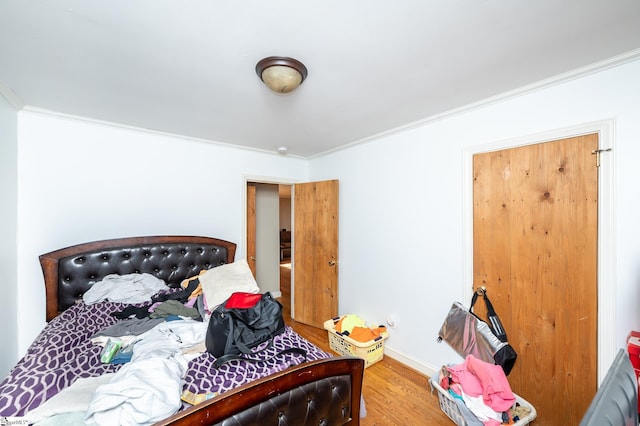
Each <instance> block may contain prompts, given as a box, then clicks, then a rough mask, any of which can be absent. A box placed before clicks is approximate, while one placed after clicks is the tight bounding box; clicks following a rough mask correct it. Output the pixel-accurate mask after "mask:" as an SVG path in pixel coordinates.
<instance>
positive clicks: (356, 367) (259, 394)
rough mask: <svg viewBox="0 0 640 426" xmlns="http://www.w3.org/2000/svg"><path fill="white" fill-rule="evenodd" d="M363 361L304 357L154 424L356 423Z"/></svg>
mask: <svg viewBox="0 0 640 426" xmlns="http://www.w3.org/2000/svg"><path fill="white" fill-rule="evenodd" d="M363 376H364V360H362V359H360V358H355V357H335V358H330V359H324V360H318V361H311V362H306V363H303V364H300V365H297V366H295V367H291V368H289V369H287V370H284V371H281V372H279V373H276V374H273V375H271V376H268V377H263V378H261V379H258V380H255V381H253V382H251V383H247V384H245V385H242V386H239V387H237V388H235V389H232V390H230V391H227V392H225V393H223V394H221V395H218V396H216V397H215V398H212V399H210V400H208V401H205V402H203V403H201V404H198V405H196V406H193V407H191V408H189V409H187V410H184V411H181V412H179V413H177V414H175V415H173V416H171V417H169V418H167V419H165V420H162V421H160V422H158V423H156V424H155V425H154V426H168V425H172V426H187V425H217V424H221V425H227V424H229V425H243V424H260V425H264V426H271V425H273V426H277V425H280V424H292V425H293V424H295V425H303V424H322V425H328V426H335V425H359V424H360V402H361V400H360V396H361V393H362V380H363Z"/></svg>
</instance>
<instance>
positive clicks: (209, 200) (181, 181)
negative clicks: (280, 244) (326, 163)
mask: <svg viewBox="0 0 640 426" xmlns="http://www.w3.org/2000/svg"><path fill="white" fill-rule="evenodd" d="M18 133H19V187H18V190H19V194H20V197H19V200H18V213H19V217H20V226H19V233H18V277H19V281H18V282H19V286H18V294H17V300H18V321H17V322H18V324H19V330H18V336H19V340H18V353H20V354H22V353H24V351H25V350H26V348H27V346H28V345H29V344H30V343H31V341H32V340H33V338H34V337H35V336H36V334H37V333H38V331H39V330H40V329H41V328H42V326H43V325H44V312H45V300H44V291H43V281H42V273H41V270H40V266H39V264H38V255H40V254H42V253H46V252H48V251H51V250H55V249H58V248H61V247H66V246H69V245H73V244H77V243H80V242H85V241H93V240H100V239H105V238H117V237H125V236H136V235H170V234H182V235H207V236H214V237H218V238H222V239H226V240H230V241H234V242H236V243H238V252H237V253H236V258H240V257H244V256H245V251H246V248H245V244H244V243H243V241H244V240H245V221H246V214H245V211H246V209H245V194H246V182H245V180H246V176H247V175H251V176H265V177H272V178H285V179H290V180H304V179H305V178H306V175H307V163H306V162H305V161H303V160H299V159H295V158H289V157H283V156H281V155H278V154H267V153H260V152H256V151H251V150H245V149H240V148H234V147H230V146H225V145H219V144H212V143H206V142H203V141H197V140H191V139H186V138H179V137H172V136H166V135H161V134H156V133H150V132H142V131H137V130H131V129H127V128H120V127H113V126H107V125H102V124H96V123H91V122H84V121H79V120H73V119H68V118H63V117H57V116H53V115H45V114H39V113H36V112H29V111H21V112H20V113H19V115H18ZM12 285H13V282H12ZM12 323H13V322H12Z"/></svg>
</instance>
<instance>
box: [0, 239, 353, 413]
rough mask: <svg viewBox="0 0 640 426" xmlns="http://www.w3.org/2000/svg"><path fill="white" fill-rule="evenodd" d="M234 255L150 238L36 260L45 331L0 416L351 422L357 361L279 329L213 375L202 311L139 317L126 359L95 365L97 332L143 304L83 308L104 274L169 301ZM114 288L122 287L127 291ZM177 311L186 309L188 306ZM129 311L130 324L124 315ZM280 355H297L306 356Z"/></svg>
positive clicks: (3, 400)
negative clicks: (155, 289) (156, 288)
mask: <svg viewBox="0 0 640 426" xmlns="http://www.w3.org/2000/svg"><path fill="white" fill-rule="evenodd" d="M235 251H236V245H235V243H232V242H229V241H224V240H221V239H216V238H210V237H199V236H150V237H133V238H120V239H112V240H104V241H96V242H91V243H84V244H78V245H74V246H71V247H67V248H63V249H60V250H56V251H52V252H50V253H47V254H43V255H41V256H40V264H41V266H42V271H43V275H44V282H45V291H46V320H47V322H48V323H47V325H46V326H45V328H44V329H43V330H42V331H41V333H40V334H39V335H38V337H37V338H36V339H35V340H34V342H33V344H32V345H31V346H30V347H29V348H28V350H27V353H26V354H25V356H24V357H23V358H22V359H21V360H20V361H19V362H18V364H17V365H16V366H15V367H14V368H13V369H12V370H11V372H10V373H9V375H8V377H7V378H5V379H4V380H3V381H2V382H0V418H1V417H7V418H9V419H22V420H25V419H27V420H29V422H30V423H33V424H40V423H41V424H48V423H47V422H49V421H52V420H55V419H58V420H60V421H62V420H66V421H73V419H74V418H75V419H76V420H79V419H83V420H85V421H87V422H88V423H89V424H116V423H119V424H154V423H156V422H160V423H159V424H163V425H169V424H235V425H239V424H252V422H253V421H255V418H258V419H262V420H264V418H265V417H264V413H265V412H266V411H265V410H267V408H268V410H271V411H270V412H271V418H273V421H274V423H273V424H282V423H281V422H282V421H283V419H284V420H286V419H287V418H288V417H291V418H293V419H296V420H295V421H292V420H289V422H290V424H304V423H300V419H302V418H305V419H307V420H309V421H311V420H313V422H314V423H315V424H318V423H317V422H318V421H321V424H358V422H359V414H360V403H361V399H360V398H361V397H360V392H361V388H362V375H363V369H364V363H363V362H362V360H361V359H357V358H349V357H334V356H333V355H331V354H329V353H327V352H325V351H323V350H321V349H320V348H318V347H317V346H315V345H313V344H312V343H310V342H309V341H307V340H306V339H304V338H303V337H302V336H300V335H299V334H297V333H296V332H295V331H294V330H293V329H292V328H291V327H289V326H287V327H286V330H285V332H284V333H282V334H280V335H279V336H277V337H276V338H275V339H274V340H273V343H272V344H271V345H268V346H267V347H266V348H258V349H260V353H259V355H258V356H257V358H258V359H260V360H261V361H260V362H246V361H233V362H230V363H228V364H224V365H222V366H220V367H216V366H215V365H214V364H215V357H214V356H213V355H211V354H209V353H208V352H206V350H205V348H204V345H203V344H202V342H203V340H204V334H203V333H206V316H205V315H204V314H203V316H204V321H203V319H202V318H200V320H198V319H197V318H196V316H194V317H192V318H185V317H184V316H177V315H173V314H169V315H167V316H165V317H161V318H160V319H158V318H154V321H156V322H154V323H153V324H156V325H154V326H153V327H152V328H150V327H151V326H150V325H149V323H148V322H147V320H150V319H149V318H147V317H144V318H141V319H138V321H139V322H140V323H144V326H145V327H146V328H145V330H146V332H144V333H143V332H140V335H139V336H138V335H136V334H135V333H134V335H133V337H132V339H134V338H135V339H137V340H133V342H131V343H132V345H131V346H132V347H133V348H134V355H133V358H131V359H130V360H129V362H127V361H124V362H123V363H112V362H102V361H101V355H102V353H103V352H104V349H103V347H104V346H108V341H107V342H105V339H107V338H106V336H104V335H101V334H104V333H102V332H103V331H105V330H112V329H113V327H114V326H115V327H119V326H121V325H122V324H127V325H130V324H131V323H132V322H133V321H136V319H137V318H139V316H138V314H139V313H140V312H147V308H148V307H149V303H145V302H140V301H136V302H135V303H128V302H127V301H122V300H120V299H115V298H114V300H115V301H114V300H112V299H107V300H100V301H98V302H95V303H93V302H92V303H90V304H89V303H85V300H87V295H88V294H89V293H92V292H93V291H94V290H96V289H98V288H99V287H100V288H103V287H104V286H105V283H107V282H109V281H108V279H109V278H111V277H114V276H116V277H136V278H135V279H136V281H135V283H136V285H137V283H138V282H139V281H137V280H138V277H141V276H144V277H148V276H152V277H155V279H159V280H162V282H163V283H165V284H166V286H168V287H169V288H170V289H168V290H166V291H163V292H161V293H162V294H164V295H171V297H173V296H174V295H177V294H181V292H184V291H185V288H184V287H183V286H184V282H185V280H187V279H190V278H193V277H198V276H203V275H199V274H202V273H203V271H205V272H206V273H207V274H212V273H216V274H217V273H218V271H223V270H225V269H228V268H235V267H236V265H241V262H240V261H238V262H235V263H234V258H235ZM215 268H219V269H215ZM181 284H183V286H181ZM144 285H146V283H145V284H144ZM225 286H226V284H224V283H223V284H221V286H220V288H216V292H217V293H216V294H217V296H220V295H222V294H224V292H225V291H227V292H230V291H232V290H234V289H236V288H235V287H233V286H230V287H228V288H227V287H225ZM126 288H128V289H129V288H131V287H130V286H129V284H128V282H127V287H126ZM136 288H138V287H136ZM140 288H142V285H141V287H140ZM218 293H219V294H218ZM126 297H129V293H126ZM135 297H137V296H132V298H131V300H132V301H133V300H134V299H135ZM169 298H170V297H169ZM200 301H201V300H199V301H198V303H200ZM155 306H157V303H156V305H155ZM209 308H211V307H209ZM156 309H157V308H156ZM189 309H191V311H193V309H195V302H194V305H193V306H192V307H191V308H189ZM205 309H207V307H206V306H205ZM130 310H131V312H134V313H135V316H134V315H129V316H125V315H124V314H128V313H130ZM191 311H190V312H191ZM202 311H203V309H202V306H199V312H200V313H202ZM180 312H182V311H180ZM158 321H159V322H158ZM136 324H137V323H136ZM158 324H159V325H158ZM154 333H155V334H154ZM150 335H153V336H155V337H158V336H160V338H159V339H157V340H154V339H155V337H154V339H152V338H151V337H148V336H150ZM140 336H143V337H144V338H142V337H140ZM128 337H131V336H128ZM101 339H102V340H101ZM163 339H164V340H163ZM107 340H108V339H107ZM97 342H101V343H102V346H101V345H100V344H97ZM158 342H162V343H158ZM123 345H124V344H123ZM139 347H142V348H145V350H146V351H147V352H144V351H143V350H142V349H140V351H139V353H140V354H144V357H143V356H142V355H140V356H138V355H139V354H138V352H137V351H138V348H139ZM176 348H177V349H176ZM290 348H298V349H302V350H303V351H302V352H304V353H306V356H303V355H301V354H300V353H297V352H295V351H294V352H291V351H287V349H290ZM129 356H131V355H130V354H129ZM250 357H251V356H250ZM253 358H255V357H253ZM134 361H135V362H134ZM142 366H144V368H143V367H142ZM176 378H177V379H176ZM96 401H97V402H96ZM202 401H204V402H202ZM296 401H304V402H305V404H306V405H305V404H302V403H296ZM87 406H88V407H89V408H88V410H87ZM301 407H307V408H306V409H305V410H302V411H301ZM268 410H267V411H268ZM213 413H216V416H214V415H213ZM74 416H75V417H74ZM318 416H319V417H318ZM316 417H318V418H316ZM252 418H253V419H254V420H251V419H252ZM105 419H107V420H105ZM116 419H117V420H116ZM318 419H320V420H318ZM327 419H329V420H327ZM114 421H115V422H116V423H113V422H114ZM38 422H40V423H38ZM260 424H267V423H262V422H261V423H260Z"/></svg>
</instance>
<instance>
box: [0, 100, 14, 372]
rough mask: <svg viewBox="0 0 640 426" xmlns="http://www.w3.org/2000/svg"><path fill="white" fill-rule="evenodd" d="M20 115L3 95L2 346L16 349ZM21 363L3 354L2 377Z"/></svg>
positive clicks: (0, 102)
mask: <svg viewBox="0 0 640 426" xmlns="http://www.w3.org/2000/svg"><path fill="white" fill-rule="evenodd" d="M17 117H18V113H17V112H16V110H15V109H14V108H13V107H12V106H11V105H10V104H9V103H8V102H7V101H6V99H5V98H4V97H3V96H2V94H0V199H2V208H0V236H2V244H0V271H2V283H0V289H1V291H2V297H0V324H2V328H3V330H2V344H3V346H4V347H5V348H6V347H9V348H12V347H15V346H16V344H17V341H18V330H17V320H16V312H17V306H16V298H17V288H18V273H17V267H18V256H17V253H16V247H17V245H18V244H17V232H18V231H17V229H18V216H17V213H18V209H17V205H18V131H17V128H18V124H17V123H18V120H17ZM17 360H18V354H17V353H16V352H15V351H11V350H2V351H0V377H4V376H6V375H7V374H8V373H9V370H10V368H11V367H12V366H13V364H15V363H16V361H17Z"/></svg>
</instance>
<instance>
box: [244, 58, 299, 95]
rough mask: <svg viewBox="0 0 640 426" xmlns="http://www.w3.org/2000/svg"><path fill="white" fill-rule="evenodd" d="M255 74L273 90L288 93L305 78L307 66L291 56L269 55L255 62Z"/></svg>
mask: <svg viewBox="0 0 640 426" xmlns="http://www.w3.org/2000/svg"><path fill="white" fill-rule="evenodd" d="M256 74H258V77H260V79H261V80H262V81H263V82H264V84H266V85H267V87H269V89H271V90H273V91H274V92H277V93H289V92H292V91H293V90H295V89H296V88H297V87H298V86H300V84H302V82H303V81H304V80H305V79H306V78H307V67H305V66H304V64H303V63H302V62H300V61H298V60H296V59H293V58H287V57H283V56H269V57H268V58H264V59H262V60H261V61H259V62H258V63H257V64H256Z"/></svg>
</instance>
